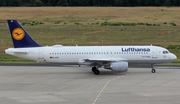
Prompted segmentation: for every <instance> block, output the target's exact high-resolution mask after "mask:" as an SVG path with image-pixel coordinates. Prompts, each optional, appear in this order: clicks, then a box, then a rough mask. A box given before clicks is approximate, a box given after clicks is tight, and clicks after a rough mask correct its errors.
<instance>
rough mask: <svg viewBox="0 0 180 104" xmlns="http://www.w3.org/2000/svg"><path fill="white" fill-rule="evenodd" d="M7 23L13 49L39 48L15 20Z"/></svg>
mask: <svg viewBox="0 0 180 104" xmlns="http://www.w3.org/2000/svg"><path fill="white" fill-rule="evenodd" d="M7 21H8V25H9V29H10V34H11V37H12V41H13V44H14V48H26V47H40V45H39V44H37V43H36V42H35V41H34V40H33V38H31V36H30V35H29V34H28V33H27V32H26V30H25V29H24V28H23V27H22V26H21V25H20V24H19V23H18V22H17V21H16V20H7Z"/></svg>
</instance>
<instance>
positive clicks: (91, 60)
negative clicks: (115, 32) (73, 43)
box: [84, 58, 127, 62]
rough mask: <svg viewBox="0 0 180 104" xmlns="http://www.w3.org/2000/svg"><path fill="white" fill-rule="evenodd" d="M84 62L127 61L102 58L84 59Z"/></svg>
mask: <svg viewBox="0 0 180 104" xmlns="http://www.w3.org/2000/svg"><path fill="white" fill-rule="evenodd" d="M84 61H87V62H114V61H127V59H125V58H102V59H96V58H87V59H84Z"/></svg>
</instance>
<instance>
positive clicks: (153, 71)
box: [151, 64, 156, 73]
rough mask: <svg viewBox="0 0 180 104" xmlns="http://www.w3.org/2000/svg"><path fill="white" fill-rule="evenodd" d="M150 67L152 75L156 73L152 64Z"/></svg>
mask: <svg viewBox="0 0 180 104" xmlns="http://www.w3.org/2000/svg"><path fill="white" fill-rule="evenodd" d="M151 67H152V70H151V72H152V73H156V70H155V69H154V64H151Z"/></svg>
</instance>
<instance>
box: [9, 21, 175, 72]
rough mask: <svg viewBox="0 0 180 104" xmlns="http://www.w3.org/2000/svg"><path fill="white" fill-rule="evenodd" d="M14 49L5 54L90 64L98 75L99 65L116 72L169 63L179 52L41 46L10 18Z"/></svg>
mask: <svg viewBox="0 0 180 104" xmlns="http://www.w3.org/2000/svg"><path fill="white" fill-rule="evenodd" d="M8 25H9V29H10V34H11V37H12V41H13V44H14V48H8V49H6V50H5V53H6V54H9V55H12V56H17V57H20V58H26V59H29V60H34V61H39V62H50V63H59V64H61V65H87V66H90V67H92V72H94V74H95V75H98V74H100V71H99V70H98V68H100V67H104V68H105V69H110V70H112V71H116V72H126V71H127V70H128V64H150V65H151V66H152V70H151V72H152V73H155V72H156V70H155V69H154V64H160V63H168V62H172V61H174V60H176V59H177V57H176V55H174V54H172V53H171V52H169V51H168V50H167V49H165V48H163V47H159V46H151V45H150V46H62V45H54V46H44V47H43V46H40V45H39V44H37V43H36V42H35V41H34V40H33V39H32V38H31V36H30V35H29V34H28V33H27V31H26V30H25V29H24V28H23V27H22V26H21V25H20V24H19V23H18V22H17V21H16V20H8Z"/></svg>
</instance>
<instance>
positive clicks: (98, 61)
mask: <svg viewBox="0 0 180 104" xmlns="http://www.w3.org/2000/svg"><path fill="white" fill-rule="evenodd" d="M117 61H127V59H125V58H84V59H80V60H79V63H80V64H84V65H85V64H87V65H91V66H93V65H99V66H104V65H110V63H111V62H117Z"/></svg>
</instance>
